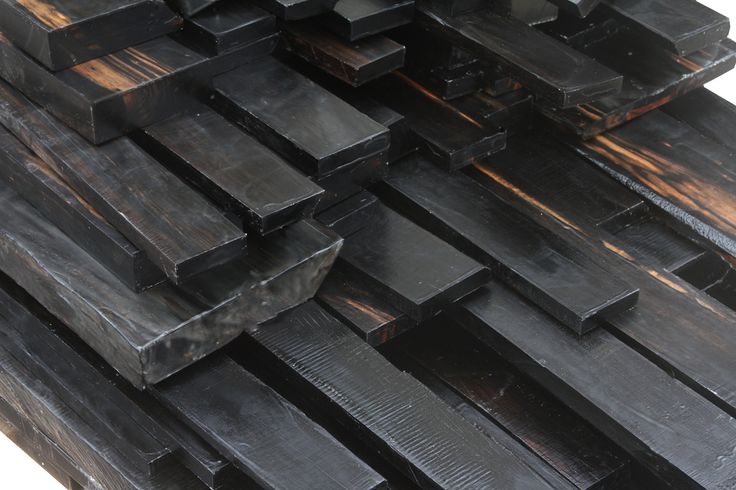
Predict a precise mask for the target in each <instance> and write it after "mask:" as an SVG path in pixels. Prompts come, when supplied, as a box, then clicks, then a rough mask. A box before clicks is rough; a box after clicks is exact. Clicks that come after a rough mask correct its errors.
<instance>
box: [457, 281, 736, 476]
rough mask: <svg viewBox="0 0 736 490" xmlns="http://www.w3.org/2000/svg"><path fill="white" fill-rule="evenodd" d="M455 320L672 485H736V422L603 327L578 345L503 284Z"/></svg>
mask: <svg viewBox="0 0 736 490" xmlns="http://www.w3.org/2000/svg"><path fill="white" fill-rule="evenodd" d="M456 317H457V318H458V320H459V321H460V324H461V325H463V327H465V328H466V329H468V330H469V331H470V332H471V333H473V334H474V335H475V336H476V337H477V338H478V339H479V340H481V341H482V342H485V343H487V344H488V345H490V346H491V347H493V348H494V349H495V350H497V351H498V352H499V353H500V354H501V355H502V356H503V357H504V358H506V359H508V360H509V361H511V362H512V363H513V364H514V365H516V366H517V367H518V368H519V369H521V370H522V371H524V372H526V373H527V374H528V375H530V376H531V377H532V378H534V379H536V380H537V381H538V382H539V383H541V384H542V385H543V386H545V387H546V388H547V389H548V390H550V391H551V392H553V393H555V395H556V396H557V397H559V398H560V399H561V400H562V401H563V402H564V403H565V404H566V405H567V406H569V407H570V408H572V409H573V410H575V411H576V412H577V413H578V414H579V415H580V416H581V417H583V418H584V419H586V420H587V421H588V422H590V423H591V424H592V425H594V426H595V427H597V428H598V429H599V430H601V431H602V432H603V433H604V434H606V435H607V436H608V437H610V438H611V439H612V440H614V441H615V442H616V443H617V444H619V445H620V446H622V447H623V448H624V449H626V450H627V451H628V452H629V454H631V456H632V457H634V458H636V459H637V460H638V461H639V462H640V463H641V464H643V465H644V466H646V467H647V468H649V469H650V470H651V471H653V472H655V473H656V474H657V475H658V476H659V477H661V478H663V479H664V480H665V481H667V482H668V483H669V484H670V485H671V486H673V487H677V488H718V487H719V486H720V487H728V486H730V485H733V483H734V481H736V480H735V479H736V466H735V465H734V462H733V460H732V459H731V458H724V457H723V456H724V455H726V454H731V453H732V451H733V441H734V438H735V437H736V428H735V427H734V425H733V419H731V417H729V416H727V415H726V414H724V413H723V412H721V411H720V410H719V409H717V408H716V407H715V406H713V405H711V404H710V403H709V402H707V401H706V400H705V399H703V398H701V397H700V396H698V395H697V394H696V393H694V392H693V391H692V390H690V389H689V388H687V387H686V386H684V385H683V384H682V383H680V382H679V381H677V380H675V379H673V378H672V377H670V376H669V374H668V373H666V372H665V371H663V370H661V369H659V368H658V367H656V366H655V365H654V364H652V363H650V362H649V361H647V360H646V359H645V358H644V357H642V356H641V355H639V354H638V353H636V352H635V351H634V350H633V349H631V348H629V347H628V346H626V345H625V344H624V343H623V342H621V341H619V340H618V339H616V338H615V337H614V336H613V335H611V334H610V333H609V332H608V331H606V330H605V329H598V330H596V331H595V332H592V333H591V334H590V335H588V336H586V337H584V338H583V339H579V338H575V337H573V336H572V335H571V334H570V333H569V331H568V330H566V329H564V328H562V326H561V325H560V324H558V323H557V322H556V321H555V320H554V319H553V318H551V317H549V316H547V315H546V314H545V313H544V312H542V311H541V310H539V309H537V308H535V307H534V306H533V305H531V304H530V303H528V302H526V301H525V300H524V299H523V298H522V297H520V296H518V295H516V294H515V293H514V292H512V291H510V290H509V289H506V288H505V287H504V286H502V285H500V284H498V283H493V284H492V285H491V286H490V288H488V289H485V290H482V291H480V292H478V294H476V295H474V296H472V297H470V298H468V299H467V300H464V301H463V303H462V306H461V307H459V308H458V311H457V312H456ZM632 380H635V381H636V382H634V383H632ZM602 386H604V387H605V389H601V387H602ZM681 441H688V444H681V443H680V442H681Z"/></svg>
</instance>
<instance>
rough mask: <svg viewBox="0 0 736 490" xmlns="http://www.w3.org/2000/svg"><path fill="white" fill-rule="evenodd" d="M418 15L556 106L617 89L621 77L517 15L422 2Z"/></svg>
mask: <svg viewBox="0 0 736 490" xmlns="http://www.w3.org/2000/svg"><path fill="white" fill-rule="evenodd" d="M417 20H418V22H419V23H420V24H421V25H422V26H423V27H424V28H426V29H429V30H430V31H433V32H435V33H437V35H440V36H442V37H445V38H447V39H448V40H449V41H451V42H452V43H454V44H457V45H458V46H459V47H460V48H462V49H465V50H467V51H468V52H471V53H473V54H475V55H477V56H479V57H482V58H488V59H490V60H492V61H494V62H498V63H501V64H502V65H503V66H504V68H505V69H507V70H508V72H509V74H510V75H511V76H512V77H513V78H515V79H516V80H518V81H519V82H521V83H522V84H523V85H524V86H525V87H526V88H528V89H529V90H531V91H532V92H534V93H535V94H536V95H538V96H539V97H541V98H544V99H548V100H550V101H551V102H552V103H553V104H554V105H556V106H559V107H571V106H574V105H578V104H582V103H585V102H590V101H592V100H596V99H599V98H601V97H604V96H606V95H611V94H615V93H617V92H619V91H620V90H621V86H622V83H623V77H621V76H620V75H618V74H617V73H615V72H613V71H611V70H609V69H608V68H605V67H604V66H602V65H600V64H599V63H598V62H596V61H594V60H592V59H591V58H589V57H587V56H585V55H583V54H581V53H579V52H577V51H575V50H574V49H572V48H570V47H568V46H566V45H564V44H562V43H560V42H558V41H556V40H554V39H551V38H550V37H549V36H547V35H545V34H544V33H542V32H539V31H538V30H536V29H534V28H532V27H530V26H528V25H526V24H525V23H524V22H522V21H520V20H518V19H513V18H509V17H502V16H500V15H497V14H495V13H493V12H490V11H481V12H474V13H471V14H464V15H459V16H456V17H449V16H445V15H442V14H439V13H438V12H437V11H436V10H433V9H432V7H430V6H428V5H427V4H426V3H423V4H421V5H420V6H419V8H418V14H417Z"/></svg>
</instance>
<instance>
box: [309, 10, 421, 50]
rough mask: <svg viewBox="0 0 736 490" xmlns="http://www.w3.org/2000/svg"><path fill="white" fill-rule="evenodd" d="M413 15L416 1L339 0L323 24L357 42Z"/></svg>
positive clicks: (401, 22) (398, 24) (406, 22)
mask: <svg viewBox="0 0 736 490" xmlns="http://www.w3.org/2000/svg"><path fill="white" fill-rule="evenodd" d="M413 17H414V0H338V2H337V3H336V4H335V7H334V8H333V9H332V11H330V12H328V13H327V14H326V15H325V16H324V18H323V19H322V23H323V24H324V25H325V27H327V28H328V29H329V30H331V31H332V32H334V33H335V34H337V35H338V36H340V37H342V38H343V39H346V40H347V41H350V42H354V41H357V40H359V39H363V38H366V37H369V36H372V35H374V34H378V33H381V32H384V31H388V30H390V29H393V28H395V27H399V26H402V25H404V24H408V23H409V22H411V21H412V19H413Z"/></svg>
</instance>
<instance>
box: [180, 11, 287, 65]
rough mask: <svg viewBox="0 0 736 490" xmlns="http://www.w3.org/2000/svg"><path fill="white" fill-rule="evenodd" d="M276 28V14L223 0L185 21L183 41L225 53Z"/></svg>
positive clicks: (206, 49)
mask: <svg viewBox="0 0 736 490" xmlns="http://www.w3.org/2000/svg"><path fill="white" fill-rule="evenodd" d="M275 32H276V18H275V17H274V16H273V15H271V14H269V13H268V12H266V11H265V10H263V9H261V8H259V7H256V6H254V5H251V4H249V3H246V2H240V1H238V0H225V1H221V2H219V3H217V4H215V5H213V6H212V7H210V8H208V9H206V10H204V11H202V12H200V13H198V14H197V15H195V16H193V17H190V18H188V19H186V20H185V21H184V26H183V29H182V34H181V35H182V37H183V38H184V39H183V40H182V42H184V43H185V44H187V45H193V46H197V47H198V48H199V49H200V50H202V51H204V52H205V53H207V54H208V55H209V56H215V55H217V54H221V53H225V52H227V51H230V50H232V49H234V48H237V47H239V46H244V45H247V44H250V43H252V42H255V41H257V40H259V39H262V38H264V37H266V36H269V35H271V34H274V33H275Z"/></svg>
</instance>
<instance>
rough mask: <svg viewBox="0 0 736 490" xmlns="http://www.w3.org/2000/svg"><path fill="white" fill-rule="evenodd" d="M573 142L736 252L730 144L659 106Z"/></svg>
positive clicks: (685, 223) (681, 220)
mask: <svg viewBox="0 0 736 490" xmlns="http://www.w3.org/2000/svg"><path fill="white" fill-rule="evenodd" d="M574 148H575V149H576V151H577V152H578V153H580V154H581V155H583V156H584V157H585V158H586V159H587V160H589V161H590V162H591V163H592V164H594V165H596V166H598V167H599V168H601V169H602V170H604V171H605V172H607V173H608V174H610V175H611V176H613V177H614V178H615V179H616V180H618V181H619V182H622V183H623V184H625V185H626V186H627V187H629V188H630V189H632V190H633V191H635V192H636V193H638V194H639V195H641V196H642V197H643V198H645V199H646V200H647V201H649V202H650V203H651V204H652V205H653V206H656V207H658V208H660V209H662V210H663V211H664V213H665V214H666V215H668V216H669V217H670V218H671V219H672V221H673V222H675V223H677V224H678V225H679V226H680V227H682V228H683V229H687V230H688V231H689V233H691V234H695V235H698V236H700V237H702V238H703V239H704V240H706V241H707V242H710V244H712V246H714V247H716V248H720V249H721V250H723V251H725V252H727V253H729V254H731V255H736V160H734V155H733V154H732V153H731V152H730V151H729V150H728V149H727V148H725V147H723V146H721V145H719V144H718V143H716V142H714V141H712V140H709V139H707V138H705V137H703V136H701V135H700V133H698V132H697V131H696V130H694V129H693V128H691V127H690V126H688V125H687V124H684V123H682V122H680V121H678V120H676V119H674V118H672V117H670V116H668V115H666V114H664V113H662V112H659V111H654V112H651V113H649V114H647V115H646V116H644V117H642V118H639V119H637V120H636V121H632V122H631V123H629V124H627V125H626V126H623V127H621V128H617V129H615V130H613V131H610V132H609V133H607V134H604V135H600V136H597V137H595V138H593V139H591V140H589V141H586V142H581V143H576V144H574Z"/></svg>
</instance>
